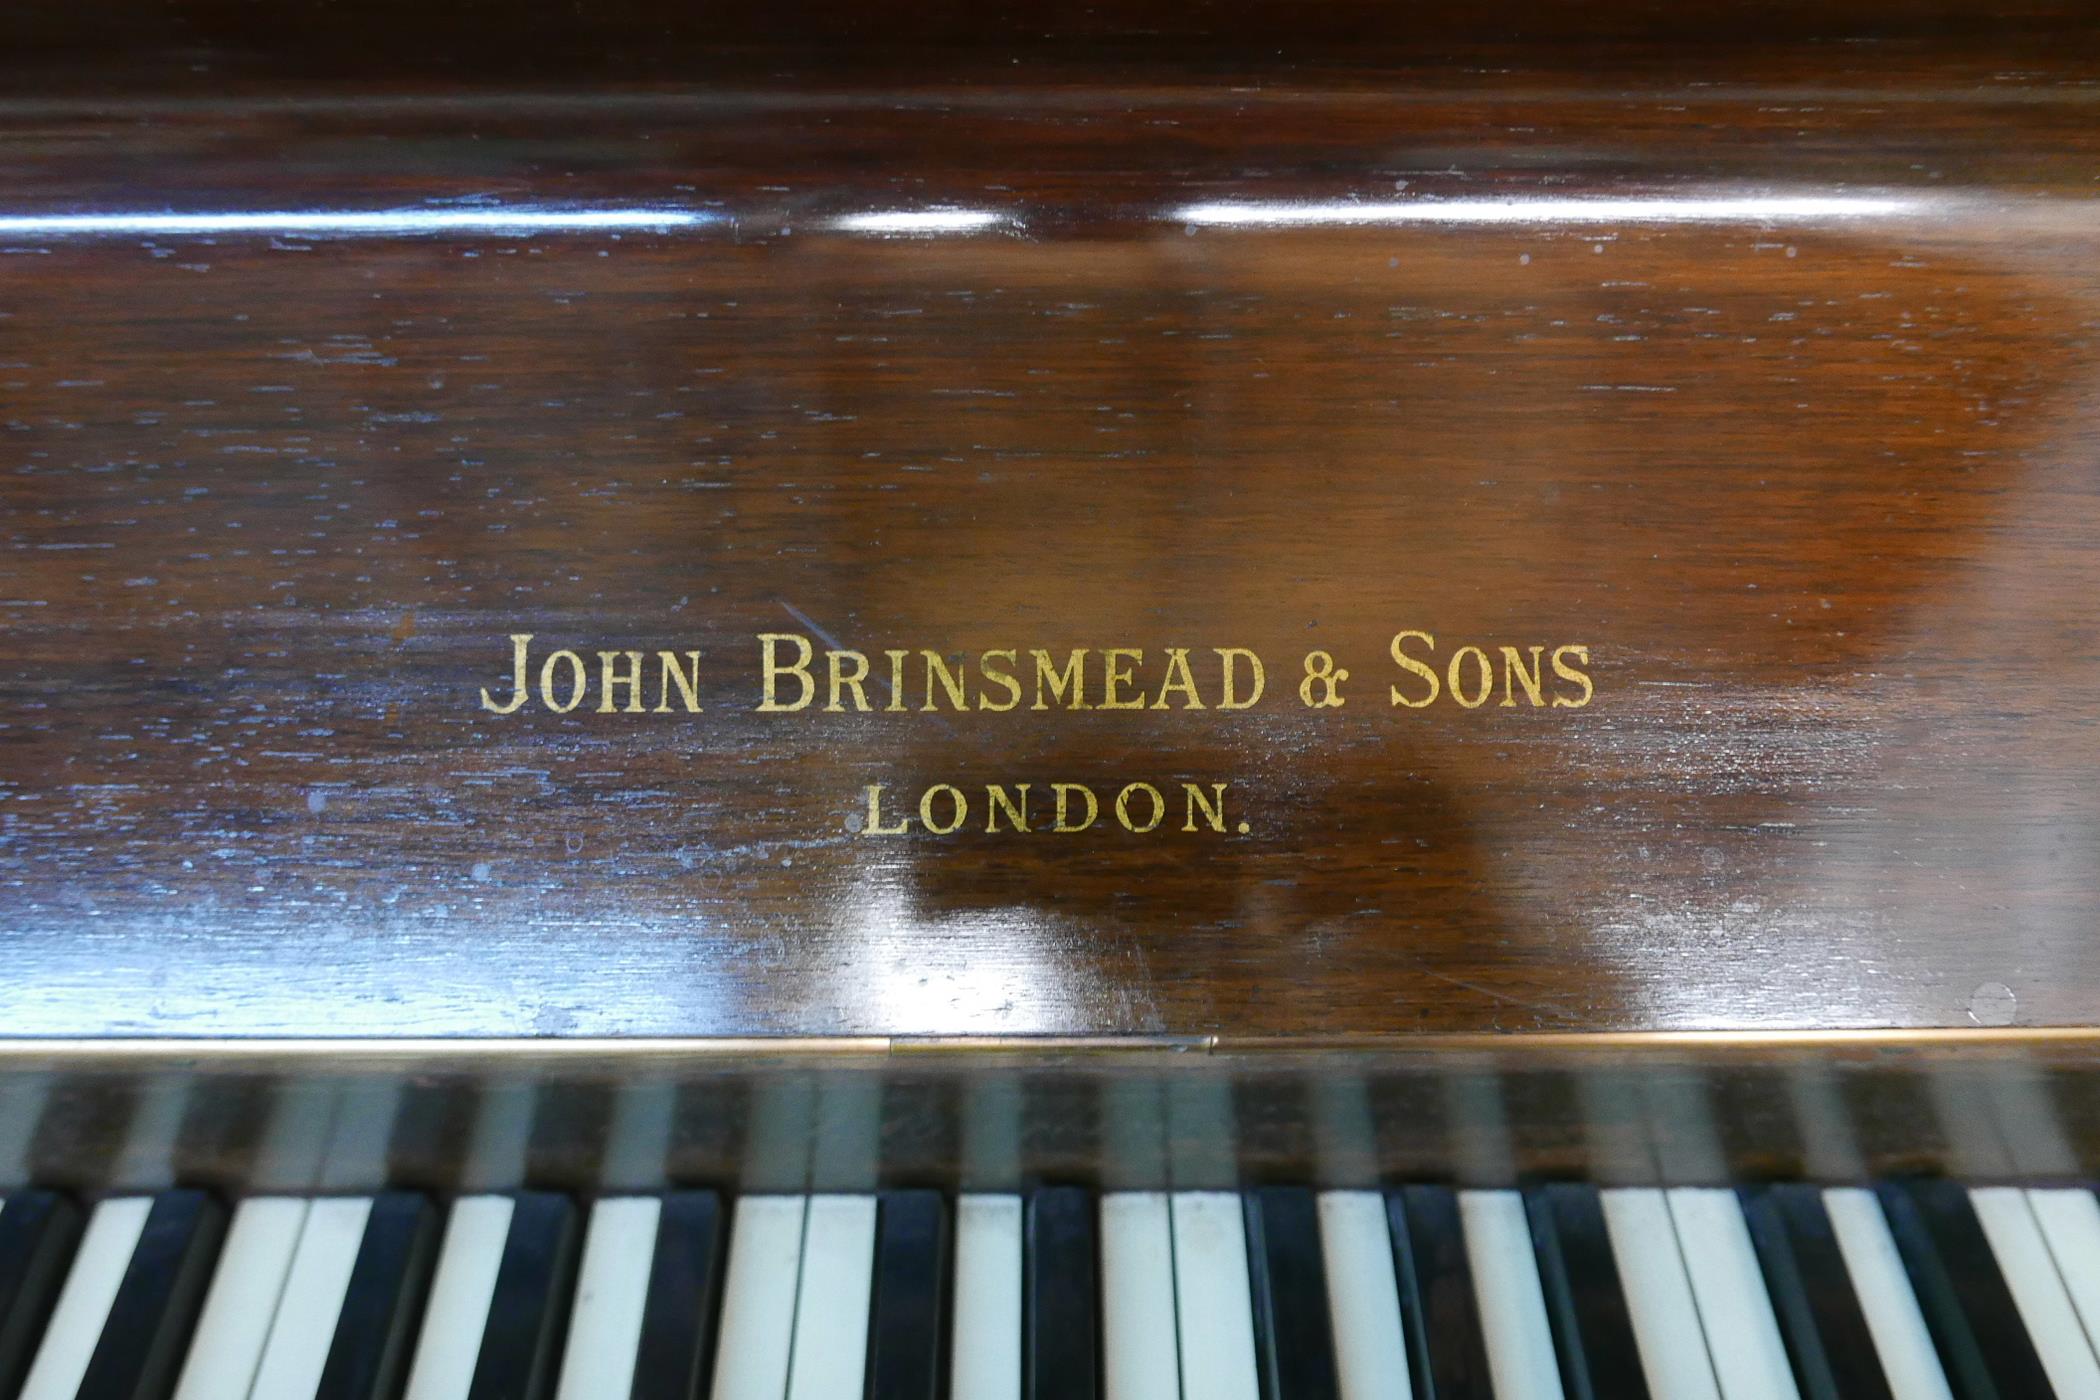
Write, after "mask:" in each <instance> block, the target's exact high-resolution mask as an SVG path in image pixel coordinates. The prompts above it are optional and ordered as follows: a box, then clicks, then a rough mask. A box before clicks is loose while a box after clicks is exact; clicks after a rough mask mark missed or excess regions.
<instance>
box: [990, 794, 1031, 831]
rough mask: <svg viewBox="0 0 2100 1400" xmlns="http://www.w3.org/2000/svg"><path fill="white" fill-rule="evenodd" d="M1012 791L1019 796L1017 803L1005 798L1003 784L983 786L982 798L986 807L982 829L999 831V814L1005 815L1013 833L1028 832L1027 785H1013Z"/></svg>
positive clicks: (1007, 797)
mask: <svg viewBox="0 0 2100 1400" xmlns="http://www.w3.org/2000/svg"><path fill="white" fill-rule="evenodd" d="M1014 790H1015V791H1016V792H1018V793H1020V794H1021V800H1020V801H1019V802H1016V801H1014V799H1013V798H1011V797H1009V796H1007V792H1006V785H1005V784H1003V783H988V784H986V785H985V789H984V796H985V801H986V804H987V807H988V810H987V812H986V814H985V819H984V829H985V830H986V831H997V830H998V829H999V814H1000V813H1001V812H1004V813H1006V820H1007V821H1008V822H1009V823H1010V824H1011V825H1012V826H1013V829H1014V830H1015V831H1026V830H1028V784H1027V783H1015V784H1014Z"/></svg>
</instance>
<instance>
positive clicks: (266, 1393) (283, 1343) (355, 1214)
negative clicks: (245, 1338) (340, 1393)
mask: <svg viewBox="0 0 2100 1400" xmlns="http://www.w3.org/2000/svg"><path fill="white" fill-rule="evenodd" d="M371 1216H372V1200H371V1197H369V1196H349V1197H340V1198H330V1199H328V1200H322V1201H315V1202H314V1203H313V1206H312V1208H311V1209H310V1210H308V1211H307V1213H306V1225H305V1228H303V1229H302V1230H300V1232H299V1249H298V1252H297V1253H295V1254H294V1255H293V1256H292V1269H291V1272H290V1273H289V1274H288V1275H287V1276H286V1277H285V1282H284V1296H283V1297H282V1298H281V1299H279V1301H278V1304H277V1316H276V1318H275V1319H274V1320H273V1321H272V1322H271V1323H270V1340H269V1342H268V1344H267V1345H265V1346H264V1347H263V1355H262V1364H261V1365H260V1366H258V1367H257V1368H256V1372H255V1389H254V1391H253V1400H312V1396H313V1393H314V1391H315V1390H316V1389H318V1388H319V1387H320V1384H321V1371H322V1369H323V1368H324V1367H326V1366H327V1364H328V1348H329V1344H330V1343H331V1342H333V1341H334V1340H335V1324H336V1319H338V1318H339V1317H341V1316H342V1313H343V1296H344V1294H346V1293H347V1292H349V1289H350V1271H351V1270H352V1269H353V1268H355V1267H356V1265H357V1250H358V1246H360V1245H362V1244H363V1243H364V1239H365V1222H366V1221H368V1220H369V1219H371Z"/></svg>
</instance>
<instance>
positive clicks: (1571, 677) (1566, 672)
mask: <svg viewBox="0 0 2100 1400" xmlns="http://www.w3.org/2000/svg"><path fill="white" fill-rule="evenodd" d="M1563 655H1570V656H1573V657H1574V658H1575V659H1576V660H1577V661H1580V662H1581V663H1582V664H1583V665H1585V666H1587V665H1589V664H1590V649H1589V648H1588V647H1586V646H1564V647H1555V648H1554V649H1553V674H1554V675H1556V676H1559V677H1560V678H1561V679H1562V680H1564V681H1574V682H1575V683H1576V684H1577V685H1580V686H1581V687H1582V698H1581V699H1579V700H1570V699H1568V697H1567V696H1565V695H1556V696H1554V697H1553V708H1554V709H1556V710H1579V709H1581V708H1582V707H1583V706H1584V705H1587V704H1589V703H1590V697H1591V696H1593V695H1595V694H1596V693H1597V688H1596V687H1595V686H1593V685H1591V684H1590V678H1589V673H1588V672H1586V671H1579V670H1577V669H1576V668H1575V667H1573V666H1569V665H1567V664H1565V663H1564V662H1562V661H1561V659H1560V658H1561V657H1562V656H1563Z"/></svg>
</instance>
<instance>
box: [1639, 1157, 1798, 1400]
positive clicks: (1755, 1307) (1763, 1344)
mask: <svg viewBox="0 0 2100 1400" xmlns="http://www.w3.org/2000/svg"><path fill="white" fill-rule="evenodd" d="M1669 1202H1670V1221H1671V1223H1672V1224H1673V1225H1675V1226H1676V1227H1677V1245H1678V1249H1679V1252H1680V1253H1681V1254H1682V1256H1683V1259H1684V1265H1685V1273H1686V1275H1687V1276H1688V1277H1689V1278H1690V1279H1691V1281H1692V1297H1693V1298H1694V1299H1695V1300H1696V1301H1697V1303H1698V1305H1699V1321H1700V1325H1701V1329H1702V1330H1703V1331H1704V1332H1705V1334H1706V1352H1707V1355H1708V1356H1709V1357H1711V1358H1712V1359H1713V1366H1714V1379H1715V1380H1716V1381H1718V1382H1719V1384H1720V1387H1721V1394H1722V1395H1723V1396H1724V1397H1725V1400H1800V1392H1799V1391H1798V1390H1797V1389H1796V1388H1795V1386H1794V1370H1793V1366H1792V1365H1791V1363H1789V1362H1788V1361H1787V1358H1786V1343H1785V1342H1784V1341H1783V1340H1781V1338H1780V1335H1779V1319H1778V1317H1777V1316H1776V1315H1775V1314H1774V1313H1773V1311H1772V1297H1771V1295H1770V1294H1769V1293H1767V1292H1766V1291H1765V1276H1764V1273H1763V1272H1762V1271H1761V1270H1760V1269H1759V1268H1758V1264H1757V1252H1756V1250H1755V1249H1753V1248H1752V1247H1751V1244H1750V1227H1749V1225H1748V1223H1747V1222H1745V1221H1744V1219H1743V1207H1742V1203H1741V1202H1740V1201H1738V1200H1737V1199H1736V1195H1735V1192H1733V1191H1729V1190H1726V1189H1723V1188H1718V1187H1699V1186H1679V1187H1673V1188H1672V1189H1671V1190H1670V1192H1669Z"/></svg>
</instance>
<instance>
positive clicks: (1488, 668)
mask: <svg viewBox="0 0 2100 1400" xmlns="http://www.w3.org/2000/svg"><path fill="white" fill-rule="evenodd" d="M1468 656H1470V657H1472V658H1473V663H1474V666H1475V668H1476V669H1477V671H1478V674H1479V676H1480V693H1479V694H1478V695H1475V696H1474V697H1473V698H1472V699H1471V700H1468V699H1466V688H1465V685H1464V684H1463V683H1462V682H1461V681H1460V679H1459V672H1460V670H1461V669H1463V667H1464V665H1465V660H1466V658H1467V657H1468ZM1444 681H1445V683H1446V684H1447V685H1449V686H1450V687H1451V698H1452V699H1453V700H1456V701H1457V702H1458V703H1459V704H1461V705H1463V706H1465V707H1466V708H1467V709H1469V710H1477V709H1479V708H1480V707H1481V706H1482V705H1484V704H1486V703H1487V698H1488V696H1489V695H1491V694H1493V693H1494V689H1495V668H1494V666H1493V665H1492V664H1490V663H1489V661H1488V658H1487V653H1486V652H1484V651H1482V650H1481V649H1480V648H1479V647H1460V648H1459V649H1458V650H1457V651H1454V652H1452V653H1451V666H1450V669H1449V670H1447V671H1446V672H1445V673H1444Z"/></svg>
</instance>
